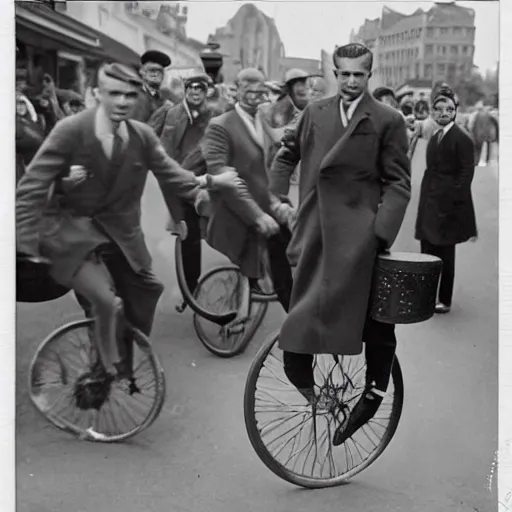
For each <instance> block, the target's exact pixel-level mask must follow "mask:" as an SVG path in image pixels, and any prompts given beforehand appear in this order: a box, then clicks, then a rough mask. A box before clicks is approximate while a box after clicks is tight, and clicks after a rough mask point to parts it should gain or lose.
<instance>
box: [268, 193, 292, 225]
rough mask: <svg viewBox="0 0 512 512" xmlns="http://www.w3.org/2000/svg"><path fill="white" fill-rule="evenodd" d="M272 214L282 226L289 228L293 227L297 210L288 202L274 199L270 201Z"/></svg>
mask: <svg viewBox="0 0 512 512" xmlns="http://www.w3.org/2000/svg"><path fill="white" fill-rule="evenodd" d="M271 211H272V215H273V216H274V217H275V219H276V220H277V222H279V224H281V225H282V226H288V228H289V229H290V230H292V229H293V226H294V224H295V219H296V216H297V212H296V210H295V208H293V206H292V205H290V204H288V203H282V202H281V201H279V200H274V201H272V203H271Z"/></svg>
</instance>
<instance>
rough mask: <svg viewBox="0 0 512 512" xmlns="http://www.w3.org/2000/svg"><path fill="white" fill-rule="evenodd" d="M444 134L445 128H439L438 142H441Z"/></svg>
mask: <svg viewBox="0 0 512 512" xmlns="http://www.w3.org/2000/svg"><path fill="white" fill-rule="evenodd" d="M443 135H444V130H443V129H442V128H441V130H439V131H438V132H437V144H438V145H439V144H441V139H442V138H443Z"/></svg>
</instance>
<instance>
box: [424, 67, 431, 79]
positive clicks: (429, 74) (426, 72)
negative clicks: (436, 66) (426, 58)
mask: <svg viewBox="0 0 512 512" xmlns="http://www.w3.org/2000/svg"><path fill="white" fill-rule="evenodd" d="M425 77H426V78H432V64H426V65H425Z"/></svg>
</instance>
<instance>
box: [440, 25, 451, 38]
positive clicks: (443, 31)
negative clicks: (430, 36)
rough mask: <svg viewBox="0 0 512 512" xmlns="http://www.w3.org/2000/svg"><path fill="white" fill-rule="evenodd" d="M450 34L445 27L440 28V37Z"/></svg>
mask: <svg viewBox="0 0 512 512" xmlns="http://www.w3.org/2000/svg"><path fill="white" fill-rule="evenodd" d="M449 33H450V30H449V29H448V28H446V27H443V28H441V35H442V36H445V35H447V34H449Z"/></svg>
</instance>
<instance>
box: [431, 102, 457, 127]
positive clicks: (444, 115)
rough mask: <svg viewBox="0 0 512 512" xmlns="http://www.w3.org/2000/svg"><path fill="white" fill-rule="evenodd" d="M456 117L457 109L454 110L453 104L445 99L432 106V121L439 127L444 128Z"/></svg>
mask: <svg viewBox="0 0 512 512" xmlns="http://www.w3.org/2000/svg"><path fill="white" fill-rule="evenodd" d="M456 115H457V109H456V108H455V103H454V102H453V101H452V100H450V99H448V98H446V99H443V100H439V101H437V102H436V103H435V104H434V109H433V117H434V121H435V122H436V123H437V124H438V125H439V126H446V125H447V124H450V123H451V122H452V121H454V120H455V116H456Z"/></svg>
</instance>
